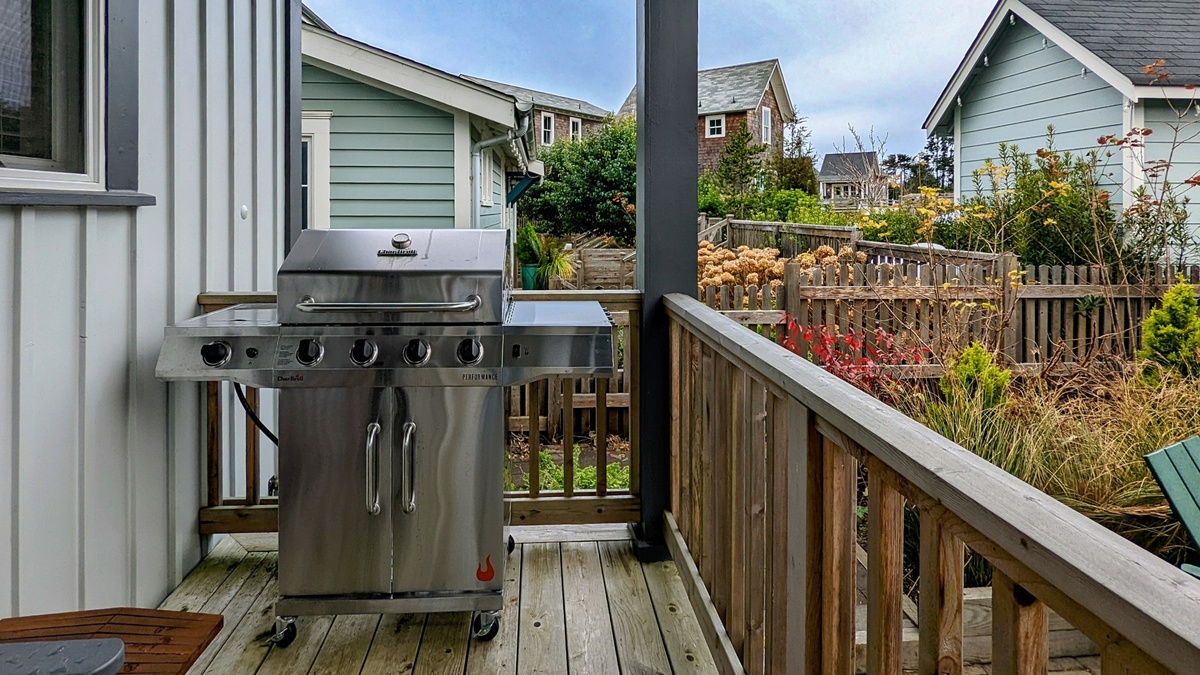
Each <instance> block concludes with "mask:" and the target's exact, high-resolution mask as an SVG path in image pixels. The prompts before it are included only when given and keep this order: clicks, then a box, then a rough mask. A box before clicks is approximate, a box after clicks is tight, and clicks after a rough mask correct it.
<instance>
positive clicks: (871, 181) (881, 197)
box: [834, 124, 888, 208]
mask: <svg viewBox="0 0 1200 675" xmlns="http://www.w3.org/2000/svg"><path fill="white" fill-rule="evenodd" d="M846 126H847V128H849V129H850V137H851V139H852V140H853V141H854V144H853V145H848V144H847V143H846V141H845V140H843V141H842V144H841V146H838V145H834V150H837V151H838V152H839V153H842V154H852V153H857V154H859V155H862V156H863V157H864V158H865V157H866V155H867V154H868V153H870V154H873V155H875V157H876V158H879V157H886V156H887V155H886V154H885V153H886V151H887V136H886V135H884V136H876V135H875V127H871V128H870V129H869V130H868V132H867V138H866V139H863V137H862V136H861V135H860V134H859V133H858V131H857V130H856V129H855V128H854V125H853V124H848V125H846ZM847 147H849V148H850V149H849V150H847ZM876 162H878V159H876ZM846 170H847V171H849V173H850V180H851V182H852V183H855V184H856V185H857V189H858V199H859V201H860V202H861V204H862V206H865V207H867V208H875V207H877V206H886V205H887V201H888V184H887V179H886V177H885V176H884V174H883V172H882V170H881V169H880V166H879V164H877V163H874V164H872V163H868V162H867V161H863V162H861V163H855V162H848V163H847V164H846Z"/></svg>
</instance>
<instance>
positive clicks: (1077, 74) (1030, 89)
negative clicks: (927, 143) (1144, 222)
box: [956, 19, 1124, 197]
mask: <svg viewBox="0 0 1200 675" xmlns="http://www.w3.org/2000/svg"><path fill="white" fill-rule="evenodd" d="M1082 73H1083V64H1081V63H1080V62H1079V61H1077V60H1075V59H1074V58H1072V57H1071V56H1069V55H1067V53H1066V52H1064V51H1063V50H1062V49H1061V48H1059V47H1058V46H1056V45H1055V44H1054V43H1053V42H1049V41H1045V42H1043V37H1042V35H1041V34H1040V33H1038V32H1037V31H1036V30H1034V29H1033V28H1031V27H1030V26H1029V25H1028V24H1026V23H1024V22H1022V21H1020V20H1019V19H1018V20H1017V24H1016V25H1015V26H1011V27H1007V28H1005V30H1004V32H1003V33H1002V34H1001V35H1000V37H999V38H998V40H997V43H996V45H995V47H994V49H992V50H990V51H989V54H988V66H987V67H986V68H984V67H980V69H979V73H978V75H977V76H976V78H975V80H974V81H973V82H972V83H971V84H970V85H969V86H968V88H967V90H966V91H965V92H964V94H963V96H962V109H961V111H960V119H961V122H960V126H959V139H960V145H959V147H958V148H956V152H958V153H959V166H960V168H959V174H958V176H957V180H958V181H960V184H961V185H962V196H963V197H970V196H971V195H972V194H974V184H973V180H972V175H971V174H972V172H973V171H974V170H975V169H978V168H980V167H982V166H983V163H984V160H986V159H988V158H992V159H995V158H996V157H997V156H998V154H999V153H998V148H997V146H998V144H999V143H1000V142H1002V141H1003V142H1007V143H1010V144H1016V145H1017V146H1019V147H1020V149H1021V150H1023V151H1025V152H1030V153H1032V152H1033V151H1035V150H1037V149H1038V148H1042V147H1044V146H1045V142H1046V126H1047V125H1048V124H1053V125H1054V129H1055V139H1054V144H1055V147H1056V148H1058V149H1059V150H1070V151H1072V153H1081V152H1087V151H1089V150H1094V149H1096V148H1097V146H1098V144H1097V139H1098V138H1099V137H1100V136H1102V135H1105V134H1115V135H1118V136H1120V135H1121V134H1122V106H1123V103H1124V99H1123V98H1122V96H1121V94H1120V93H1119V92H1118V91H1117V90H1115V89H1113V88H1112V87H1111V86H1109V85H1108V84H1107V83H1105V82H1104V80H1102V79H1101V78H1100V77H1099V76H1097V75H1096V74H1094V73H1090V72H1089V73H1087V75H1086V76H1084V75H1083V74H1082ZM1105 170H1106V172H1107V173H1109V174H1111V176H1110V179H1109V180H1110V181H1111V183H1112V184H1114V185H1119V184H1120V183H1121V180H1122V176H1121V172H1122V169H1121V160H1120V157H1119V155H1118V156H1115V157H1114V159H1113V160H1112V161H1111V162H1110V163H1109V165H1108V166H1107V167H1106V168H1105ZM983 187H984V189H987V187H988V186H987V183H986V182H985V183H984V186H983ZM1114 194H1115V193H1114Z"/></svg>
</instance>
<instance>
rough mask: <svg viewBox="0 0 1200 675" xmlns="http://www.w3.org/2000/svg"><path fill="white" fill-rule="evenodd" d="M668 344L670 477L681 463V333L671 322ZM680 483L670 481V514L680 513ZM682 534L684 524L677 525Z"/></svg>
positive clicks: (677, 472)
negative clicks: (669, 375)
mask: <svg viewBox="0 0 1200 675" xmlns="http://www.w3.org/2000/svg"><path fill="white" fill-rule="evenodd" d="M668 341H669V343H670V358H671V364H670V373H671V475H672V476H679V475H681V474H680V471H679V469H680V467H681V466H682V463H683V455H684V449H683V414H682V410H683V378H684V375H683V331H682V330H680V328H679V324H677V323H674V322H672V323H671V326H670V328H669V329H668ZM680 482H681V481H678V480H673V481H671V512H672V513H676V514H678V513H680V511H681V510H682V509H681V504H682V502H683V495H682V492H683V486H682V485H681V484H680ZM679 527H680V529H681V530H683V531H684V532H686V531H687V529H686V527H685V524H684V523H682V522H681V523H679Z"/></svg>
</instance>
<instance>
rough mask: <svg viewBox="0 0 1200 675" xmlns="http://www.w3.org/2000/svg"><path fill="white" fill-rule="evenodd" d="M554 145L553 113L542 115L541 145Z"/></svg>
mask: <svg viewBox="0 0 1200 675" xmlns="http://www.w3.org/2000/svg"><path fill="white" fill-rule="evenodd" d="M552 143H554V113H548V112H544V113H542V145H550V144H552Z"/></svg>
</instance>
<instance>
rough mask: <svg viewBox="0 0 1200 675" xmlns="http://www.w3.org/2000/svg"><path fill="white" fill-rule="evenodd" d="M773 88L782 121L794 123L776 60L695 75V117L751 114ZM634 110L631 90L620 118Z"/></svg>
mask: <svg viewBox="0 0 1200 675" xmlns="http://www.w3.org/2000/svg"><path fill="white" fill-rule="evenodd" d="M772 84H774V85H775V99H776V102H777V103H778V104H779V114H780V115H781V116H782V117H783V121H785V122H791V121H793V120H795V119H796V111H795V109H794V108H793V107H792V99H791V97H790V96H789V95H788V91H787V83H786V82H784V81H783V69H782V68H780V66H779V59H768V60H766V61H756V62H754V63H742V64H739V65H736V66H725V67H723V68H710V69H708V70H701V71H700V72H698V73H696V88H697V92H696V94H697V96H696V98H697V101H696V108H697V110H696V114H697V115H716V114H718V113H728V112H743V111H746V110H753V109H755V108H757V107H758V106H759V104H760V103H761V102H762V98H763V95H764V94H766V93H767V87H769V86H771V85H772ZM636 107H637V87H636V86H635V87H634V88H633V89H632V90H630V92H629V96H627V97H625V103H623V104H622V105H621V110H620V113H619V114H620V115H621V116H625V115H633V114H636Z"/></svg>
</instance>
